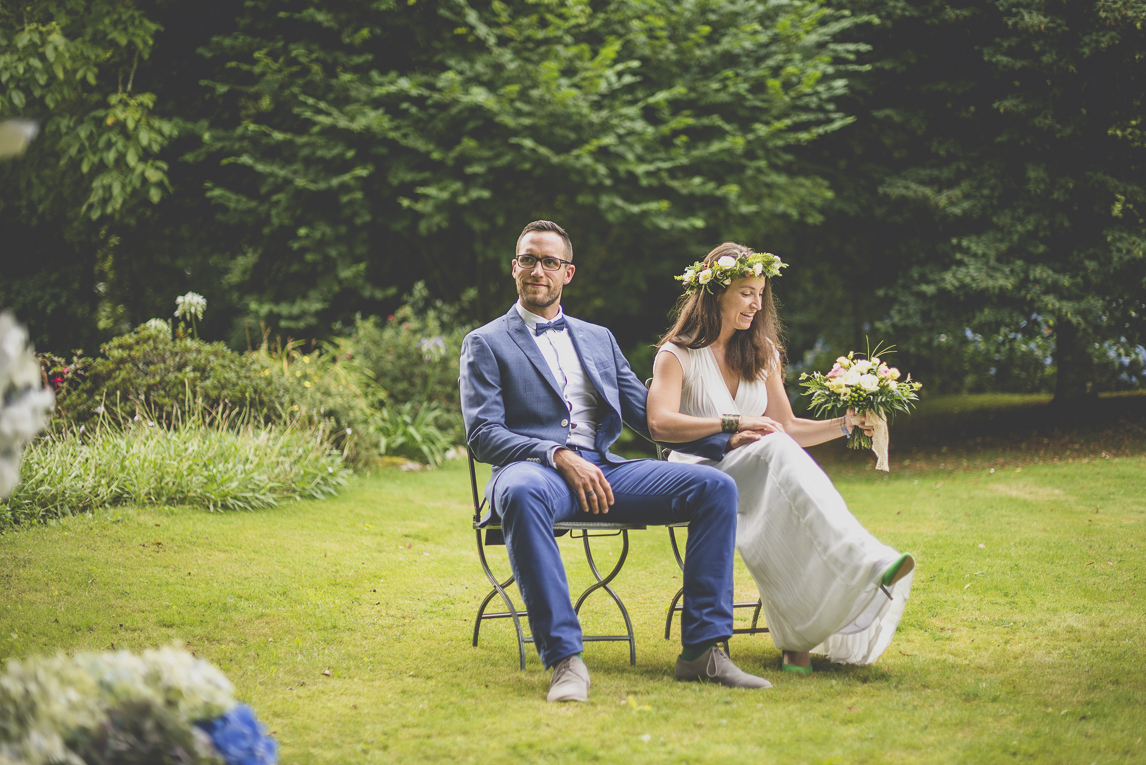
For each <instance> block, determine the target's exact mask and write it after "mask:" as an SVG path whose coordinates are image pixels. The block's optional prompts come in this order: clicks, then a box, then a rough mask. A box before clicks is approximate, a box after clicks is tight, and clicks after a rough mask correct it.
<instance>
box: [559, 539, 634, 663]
mask: <svg viewBox="0 0 1146 765" xmlns="http://www.w3.org/2000/svg"><path fill="white" fill-rule="evenodd" d="M589 538H590V534H589V533H588V532H582V535H581V541H582V543H583V544H584V546H585V560H586V561H588V563H589V570H590V571H592V572H593V578H594V579H596V580H597V582H596V583H595V584H591V585H589V587H587V588H586V589H585V591H584V592H582V593H581V596H580V597H579V598H577V603H576V604H575V605H574V606H573V611H574V612H575V613H577V614H578V615H579V614H580V613H581V604H582V603H584V602H585V600H586V598H588V597H589V596H590V595H592V594H593V593H594V592H596V591H597V590H599V589H604V590H605V592H607V593H609V596H610V597H611V598H612V599H613V603H615V604H616V606H617V608H618V609H619V610H620V612H621V616H622V618H624V620H625V635H623V636H621V635H615V636H613V635H596V636H587V637H583V639H584V640H586V641H593V640H624V641H626V642H627V643H628V644H629V665H630V666H633V667H635V666H637V639H636V635H635V633H634V632H633V622H632V620H631V619H630V618H629V610H628V609H627V608H625V604H624V602H622V601H621V597H620V596H619V595H617V593H616V591H615V590H614V589H613V588H612V587H610V586H609V583H610V582H612V581H613V580H614V579H616V577H617V574H619V573H620V571H621V567H622V566H624V565H625V560H626V559H627V558H628V557H629V532H628V530H627V529H622V530H621V541H622V545H621V555H620V557H618V559H617V563H616V565H614V566H613V568H612V570H611V571H610V572H609V573H608V575H607V576H604V577H602V576H601V572H600V571H599V570H598V569H597V561H596V560H595V559H594V558H593V548H592V546H591V545H590V543H589Z"/></svg>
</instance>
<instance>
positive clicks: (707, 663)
mask: <svg viewBox="0 0 1146 765" xmlns="http://www.w3.org/2000/svg"><path fill="white" fill-rule="evenodd" d="M676 679H677V680H682V681H686V682H687V681H698V682H702V683H706V682H707V683H720V684H721V685H723V686H724V687H726V688H771V687H772V683H770V682H768V681H767V680H765V679H764V678H762V677H756V676H755V675H750V674H748V673H747V672H743V671H741V670H740V669H739V668H737V666H736V665H735V664H733V663H732V659H730V658H728V655H727V654H726V653H724V651H722V650H720V649H719V648H717V647H716V646H713V647H712V648H709V649H708V650H707V651H705V652H704V653H702V654H701V655H700V657H699V658H697V659H695V660H693V661H685V660H684V658H683V657H680V656H678V657H677V659H676Z"/></svg>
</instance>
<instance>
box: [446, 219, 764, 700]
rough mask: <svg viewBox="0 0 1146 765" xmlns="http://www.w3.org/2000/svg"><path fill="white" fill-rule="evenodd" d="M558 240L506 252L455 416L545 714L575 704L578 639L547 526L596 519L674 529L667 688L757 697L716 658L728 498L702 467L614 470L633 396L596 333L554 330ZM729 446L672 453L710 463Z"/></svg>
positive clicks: (565, 278) (559, 277)
mask: <svg viewBox="0 0 1146 765" xmlns="http://www.w3.org/2000/svg"><path fill="white" fill-rule="evenodd" d="M572 261H573V246H572V244H571V243H570V241H569V236H568V235H567V234H566V233H565V231H564V229H562V228H561V227H560V226H558V225H557V224H556V223H552V222H550V221H534V222H533V223H530V224H529V225H528V226H526V227H525V230H524V231H522V233H521V236H520V237H519V238H518V241H517V252H516V256H515V257H514V260H513V278H514V281H515V282H516V283H517V294H518V298H519V299H518V302H517V303H515V304H514V305H513V307H512V308H510V309H509V312H508V313H506V314H505V316H502V317H501V318H499V319H495V320H494V321H492V322H490V323H489V324H486V325H485V326H483V327H480V328H479V329H476V330H474V331H473V332H471V333H470V334H469V335H467V336H466V339H465V343H464V344H463V345H462V356H461V390H462V414H463V415H464V417H465V425H466V439H467V441H468V443H469V446H470V449H471V450H472V451H473V453H474V455H475V456H476V457H477V458H478V459H479V460H481V461H482V462H486V463H489V464H491V465H493V466H494V468H493V475H492V476H491V478H490V481H489V484H487V485H486V497H487V498H488V499H489V506H490V509H491V512H492V513H493V514H495V515H496V516H497V517H498V518H499V519H500V521H501V527H502V531H503V532H504V534H505V542H506V546H507V549H508V551H509V562H510V566H511V568H512V570H513V574H514V576H515V577H516V579H517V585H518V588H519V590H520V592H521V596H522V599H523V600H524V601H525V606H526V609H527V610H528V612H529V626H530V630H531V631H532V633H533V637H534V640H535V644H536V646H537V650H538V653H539V654H540V655H541V660H542V662H544V664H545V666H546V667H547V668H548V667H553V668H554V671H553V676H552V678H551V679H550V684H549V697H548V698H549V701H586V700H587V699H588V694H589V672H588V669H586V667H585V664H584V662H583V661H582V660H581V649H582V643H581V625H580V624H579V623H578V621H577V614H576V613H575V612H574V610H573V606H572V603H571V602H570V599H569V585H568V582H567V580H566V578H565V568H564V565H563V564H562V562H561V554H560V551H559V549H558V547H557V542H556V540H555V539H554V536H553V524H554V523H556V522H559V521H569V520H584V519H591V518H592V517H593V516H594V515H598V514H604V513H608V514H609V516H610V518H612V519H615V520H618V521H620V522H625V523H636V524H645V525H655V524H665V523H675V522H682V521H687V522H688V524H689V531H688V549H687V553H686V556H685V569H684V590H685V594H684V612H683V614H682V616H681V642H682V643H683V646H684V647H683V651H682V653H681V656H680V657H679V658H678V659H677V663H676V673H675V674H676V678H677V679H678V680H709V681H713V682H717V683H720V684H722V685H726V686H730V687H737V688H767V687H770V684H769V683H768V681H767V680H764V679H763V678H759V677H754V676H752V675H749V674H746V673H744V672H742V671H740V670H739V669H738V668H737V667H736V666H735V665H733V664H732V662H731V661H730V660H729V659H728V657H727V656H726V655H725V654H724V652H723V651H721V650H720V649H719V648H718V647H717V644H718V643H720V642H722V641H723V640H726V639H727V638H728V637H730V636H731V635H732V562H733V550H734V546H735V537H736V503H737V493H736V484H735V483H734V482H733V481H732V479H731V478H729V477H728V476H727V475H725V474H724V473H722V472H720V471H718V470H714V469H712V468H709V467H703V466H697V465H687V464H680V463H670V462H660V461H656V460H633V461H628V460H624V459H621V458H620V457H617V456H615V455H613V454H610V453H609V447H610V446H611V445H612V444H613V443H614V442H615V441H616V440H617V437H618V436H619V435H620V433H621V423H622V421H624V422H625V423H627V424H628V425H629V426H630V427H632V428H633V429H635V430H636V431H637V432H639V433H641V434H642V435H645V436H646V437H647V436H648V433H649V431H648V426H647V422H646V416H645V401H646V398H647V393H646V390H645V387H644V385H642V384H641V382H640V380H638V379H637V378H636V376H635V375H634V374H633V372H632V370H631V369H630V368H629V365H628V362H626V361H625V358H624V357H623V356H622V355H621V351H620V349H619V348H618V347H617V342H616V340H614V339H613V335H612V334H611V333H610V332H609V331H608V330H607V329H605V328H604V327H600V326H597V325H594V324H589V323H587V322H583V321H579V320H577V319H574V318H572V317H569V316H566V315H565V314H564V312H563V311H562V310H561V291H562V288H563V287H564V286H565V285H566V284H568V283H569V282H570V281H571V280H572V278H573V274H574V272H575V271H576V267H575V266H574V265H573V263H572ZM729 438H730V436H729V435H728V434H720V435H716V436H710V437H708V438H706V439H702V440H700V441H696V442H693V443H691V444H683V445H681V444H677V445H674V447H675V448H678V449H683V450H684V451H688V452H693V453H696V454H700V455H702V456H705V457H709V458H711V459H719V458H720V457H721V455H723V453H724V451H725V449H726V448H727V447H728V442H729Z"/></svg>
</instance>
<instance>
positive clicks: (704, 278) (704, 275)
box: [696, 268, 712, 284]
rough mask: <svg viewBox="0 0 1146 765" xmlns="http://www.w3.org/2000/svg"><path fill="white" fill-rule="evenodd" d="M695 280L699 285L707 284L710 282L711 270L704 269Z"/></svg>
mask: <svg viewBox="0 0 1146 765" xmlns="http://www.w3.org/2000/svg"><path fill="white" fill-rule="evenodd" d="M696 280H697V281H698V282H700V283H701V284H708V283H709V282H710V281H712V269H711V268H706V269H704V270H703V271H701V272H700V276H698V277H697V279H696Z"/></svg>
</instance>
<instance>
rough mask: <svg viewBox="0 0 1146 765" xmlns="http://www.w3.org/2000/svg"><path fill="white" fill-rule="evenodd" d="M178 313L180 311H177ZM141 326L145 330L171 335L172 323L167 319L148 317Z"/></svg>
mask: <svg viewBox="0 0 1146 765" xmlns="http://www.w3.org/2000/svg"><path fill="white" fill-rule="evenodd" d="M176 315H177V316H178V312H176ZM139 328H140V330H142V331H144V332H155V333H158V334H163V335H167V336H170V335H171V325H170V324H169V323H168V322H167V319H148V320H147V321H146V322H144V323H143V324H142V325H141V326H140V327H139Z"/></svg>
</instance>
